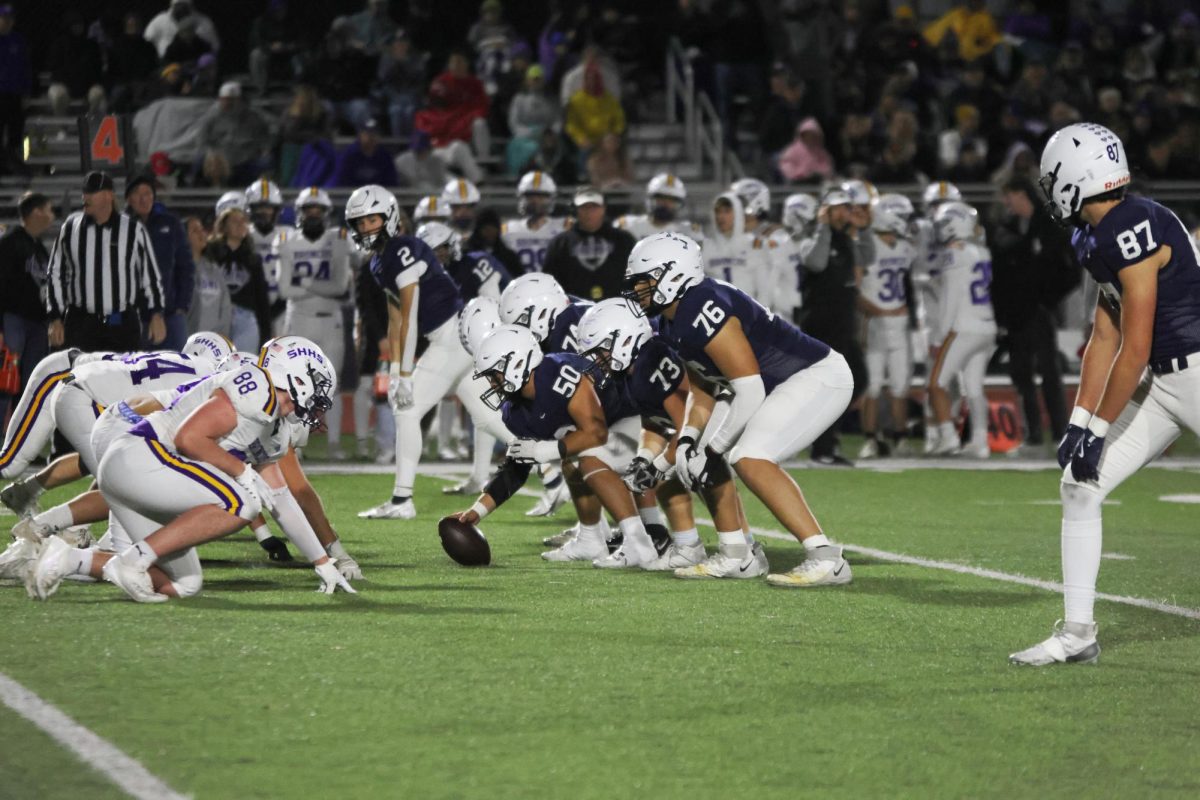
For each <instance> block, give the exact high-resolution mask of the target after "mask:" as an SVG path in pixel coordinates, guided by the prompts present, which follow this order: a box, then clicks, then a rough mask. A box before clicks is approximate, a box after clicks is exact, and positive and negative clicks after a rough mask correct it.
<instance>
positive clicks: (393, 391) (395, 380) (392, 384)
mask: <svg viewBox="0 0 1200 800" xmlns="http://www.w3.org/2000/svg"><path fill="white" fill-rule="evenodd" d="M388 402H389V403H391V404H392V408H394V409H395V410H397V411H402V410H404V409H406V408H408V407H409V406H411V405H412V404H413V379H412V376H411V375H392V376H391V377H389V378H388Z"/></svg>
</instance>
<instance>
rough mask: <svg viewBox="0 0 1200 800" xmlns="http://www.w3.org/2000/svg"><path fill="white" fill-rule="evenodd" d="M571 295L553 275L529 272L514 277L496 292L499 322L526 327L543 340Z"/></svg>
mask: <svg viewBox="0 0 1200 800" xmlns="http://www.w3.org/2000/svg"><path fill="white" fill-rule="evenodd" d="M569 305H571V298H570V297H568V296H567V293H566V292H564V291H563V288H562V286H560V285H559V284H558V281H556V280H554V278H552V277H550V276H549V275H546V274H545V273H542V272H531V273H528V274H526V275H522V276H520V277H519V278H514V279H513V281H512V283H510V284H508V286H506V287H505V289H504V292H503V293H501V295H500V321H501V322H503V323H504V324H505V325H520V326H522V327H525V328H528V329H529V330H530V331H531V332H532V333H533V335H534V338H536V339H537V340H538V341H539V342H544V341H546V337H547V336H549V335H550V331H551V330H553V328H554V320H555V319H557V318H558V315H559V313H560V312H561V311H562V310H563V309H564V308H566V307H567V306H569Z"/></svg>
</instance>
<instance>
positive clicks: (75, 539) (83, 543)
mask: <svg viewBox="0 0 1200 800" xmlns="http://www.w3.org/2000/svg"><path fill="white" fill-rule="evenodd" d="M54 535H55V536H57V537H58V538H59V539H62V540H63V541H64V542H66V543H67V544H68V545H70V546H71V547H79V548H85V547H91V546H92V529H91V526H89V525H72V526H71V527H69V528H67V529H65V530H61V531H59V532H58V533H56V534H54Z"/></svg>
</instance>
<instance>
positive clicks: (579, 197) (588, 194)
mask: <svg viewBox="0 0 1200 800" xmlns="http://www.w3.org/2000/svg"><path fill="white" fill-rule="evenodd" d="M588 203H595V204H596V205H601V206H602V205H604V195H603V194H601V193H600V190H599V189H597V188H596V187H594V186H581V187H579V188H578V189H576V190H575V205H576V206H586V205H587V204H588Z"/></svg>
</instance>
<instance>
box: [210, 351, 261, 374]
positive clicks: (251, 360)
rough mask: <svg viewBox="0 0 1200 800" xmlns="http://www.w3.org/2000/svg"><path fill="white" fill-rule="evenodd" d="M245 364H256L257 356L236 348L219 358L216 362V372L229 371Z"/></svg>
mask: <svg viewBox="0 0 1200 800" xmlns="http://www.w3.org/2000/svg"><path fill="white" fill-rule="evenodd" d="M246 364H258V356H256V355H254V353H244V352H242V351H241V350H238V351H235V352H233V353H230V354H229V355H227V356H225V357H224V358H222V359H221V361H220V363H219V364H217V372H230V371H231V370H235V369H237V368H238V367H241V366H245V365H246Z"/></svg>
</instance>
